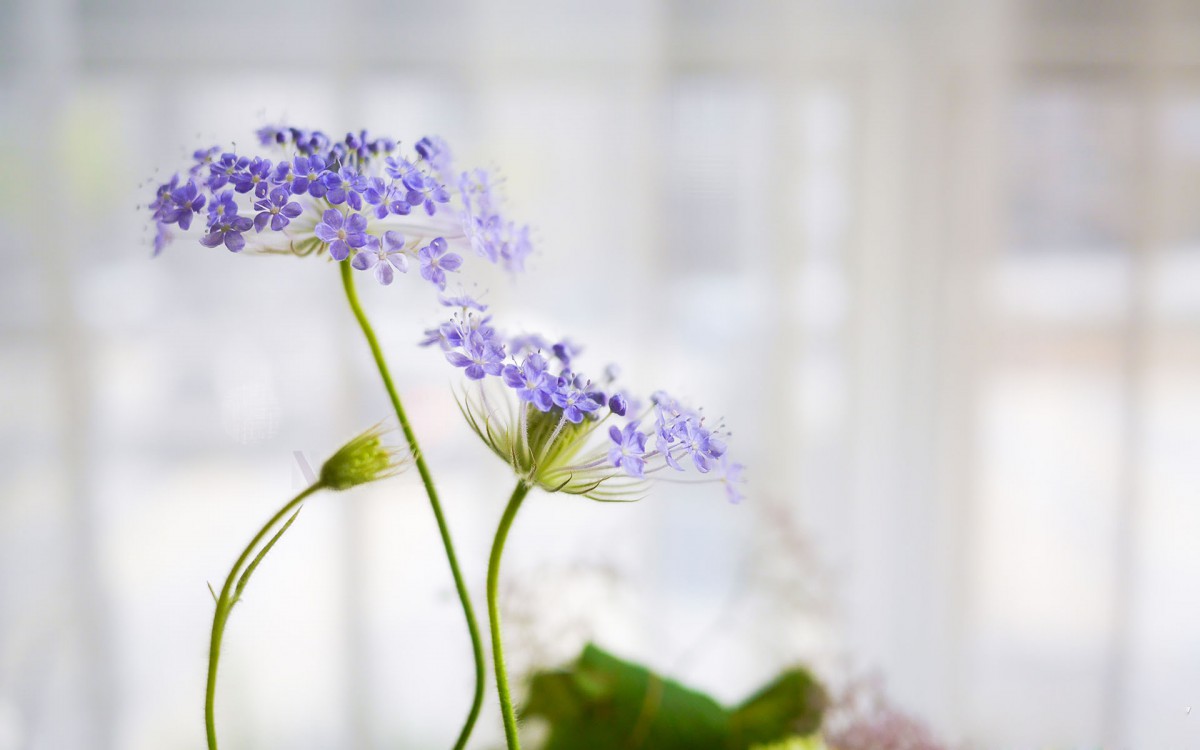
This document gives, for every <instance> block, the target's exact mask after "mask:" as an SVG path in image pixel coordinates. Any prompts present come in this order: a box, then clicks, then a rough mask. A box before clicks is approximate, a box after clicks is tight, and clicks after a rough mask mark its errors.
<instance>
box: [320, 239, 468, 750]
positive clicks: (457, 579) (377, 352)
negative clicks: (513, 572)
mask: <svg viewBox="0 0 1200 750" xmlns="http://www.w3.org/2000/svg"><path fill="white" fill-rule="evenodd" d="M338 265H340V266H341V269H342V286H343V287H344V288H345V290H346V301H347V302H349V303H350V309H351V310H352V311H353V312H354V317H355V319H356V320H357V321H358V325H359V327H361V328H362V332H363V336H364V337H365V338H366V340H367V345H368V346H369V347H370V348H371V355H372V356H373V357H374V358H375V366H376V368H378V369H379V377H380V378H382V379H383V387H384V388H385V389H387V393H388V397H389V398H390V399H391V400H392V408H393V409H395V411H396V419H397V420H398V421H399V422H400V429H401V430H403V431H404V439H405V440H407V441H408V449H409V451H410V452H411V453H412V455H413V460H414V461H415V462H416V464H417V472H418V473H419V474H420V475H421V482H422V483H423V484H424V485H425V494H427V495H428V496H429V505H430V506H431V507H432V508H433V515H434V518H436V519H437V525H438V532H439V533H440V534H441V535H442V545H443V546H444V547H445V548H446V559H447V560H448V561H449V563H450V573H451V575H453V576H454V588H455V589H457V591H458V599H459V601H460V602H462V610H463V616H464V617H466V620H467V630H468V631H469V632H470V634H471V648H472V650H473V651H474V652H475V697H474V700H473V701H472V703H471V710H470V712H469V713H468V714H467V721H466V723H465V724H463V728H462V731H461V732H459V735H458V740H457V741H456V742H455V743H454V750H462V749H463V748H464V747H465V746H466V744H467V739H468V738H469V737H470V736H471V730H473V729H474V728H475V720H476V719H478V718H479V709H480V708H481V707H482V706H483V680H484V674H485V669H484V661H483V640H482V639H481V638H480V636H479V625H478V624H476V622H475V610H474V609H473V608H472V607H471V597H470V595H469V594H468V593H467V585H466V584H465V583H464V582H463V577H462V572H461V571H460V570H459V568H458V557H457V556H456V555H455V553H454V542H453V541H451V539H450V527H449V526H447V525H446V517H445V515H443V513H442V505H441V503H440V502H438V496H437V490H435V489H434V487H433V476H432V475H430V473H429V467H428V466H426V465H425V457H424V456H423V455H422V454H421V449H420V447H419V446H418V445H417V436H416V434H415V433H414V432H413V429H412V426H411V425H410V424H409V423H408V416H407V415H406V414H405V412H404V406H403V405H401V403H400V396H399V395H398V394H397V393H396V386H395V385H394V384H393V383H392V376H391V373H389V372H388V367H387V363H386V362H385V361H384V358H383V350H382V349H380V347H379V339H377V338H376V337H375V331H374V330H373V329H372V328H371V323H370V322H369V321H368V320H367V316H366V314H365V313H364V312H363V309H362V305H360V304H359V302H358V292H356V291H355V289H354V277H353V276H352V273H353V271H351V269H350V263H349V261H343V262H342V263H339V264H338Z"/></svg>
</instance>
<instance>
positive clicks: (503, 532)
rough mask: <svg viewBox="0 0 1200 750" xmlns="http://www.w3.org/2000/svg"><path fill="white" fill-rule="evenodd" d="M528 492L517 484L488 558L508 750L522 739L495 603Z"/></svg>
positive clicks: (517, 747)
mask: <svg viewBox="0 0 1200 750" xmlns="http://www.w3.org/2000/svg"><path fill="white" fill-rule="evenodd" d="M528 492H529V485H527V484H525V482H524V481H518V482H517V486H516V488H515V489H513V493H512V497H511V498H509V501H508V505H507V506H506V507H505V508H504V515H503V516H501V518H500V526H499V527H498V528H497V529H496V538H495V541H493V542H492V554H491V557H490V558H488V574H487V603H488V621H489V623H490V625H491V629H492V654H493V656H494V658H495V661H496V692H497V693H499V695H500V713H501V714H502V715H503V717H504V738H505V740H506V741H507V742H508V750H521V740H520V737H519V736H518V734H517V716H516V713H515V712H514V711H513V705H512V695H511V693H510V692H509V689H508V672H507V671H506V670H505V667H504V645H503V643H502V642H501V638H500V609H499V606H498V602H497V600H496V589H497V584H498V583H499V580H500V558H501V556H503V555H504V542H505V541H506V540H507V539H508V530H509V528H510V527H511V526H512V522H513V519H514V518H516V517H517V511H518V510H520V509H521V503H522V501H524V500H525V495H526V494H528Z"/></svg>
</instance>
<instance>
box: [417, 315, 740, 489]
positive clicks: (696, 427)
mask: <svg viewBox="0 0 1200 750" xmlns="http://www.w3.org/2000/svg"><path fill="white" fill-rule="evenodd" d="M473 303H474V301H473V300H470V298H464V300H463V304H462V310H463V312H462V313H461V314H460V315H455V316H454V317H453V318H451V319H450V320H449V321H447V322H445V323H443V324H442V325H440V326H439V327H438V328H435V329H431V330H429V331H427V332H426V334H427V336H426V338H425V340H424V342H423V343H425V344H438V345H439V346H440V347H441V348H442V349H443V350H444V352H445V356H446V359H447V361H449V362H450V364H452V365H454V366H455V367H458V368H461V369H462V370H463V371H464V374H465V375H466V376H467V378H468V379H470V380H472V381H479V382H480V393H481V394H482V398H483V400H484V401H485V402H486V401H487V397H486V391H485V390H484V388H483V386H484V385H485V383H484V382H483V381H492V382H494V383H496V384H498V385H499V386H500V388H501V390H502V391H503V392H505V393H507V394H509V395H510V396H512V397H515V400H516V402H517V404H518V409H517V410H516V413H517V414H518V420H517V421H518V422H519V424H513V425H509V427H510V428H512V429H511V430H510V431H509V433H510V434H509V438H508V439H507V441H508V442H507V443H506V444H505V446H503V447H502V446H497V445H495V444H493V448H494V449H496V452H497V453H499V454H501V455H502V456H505V457H506V458H508V457H510V456H511V457H516V456H517V455H518V454H520V453H522V452H524V453H527V454H537V453H541V454H543V455H544V456H551V457H554V456H561V457H562V458H563V459H564V460H563V462H561V463H558V464H552V465H549V466H547V465H544V464H543V465H539V462H538V458H539V457H538V456H537V455H528V456H526V460H525V461H524V462H521V461H519V460H518V461H517V463H520V464H521V465H520V466H518V467H517V468H520V469H521V470H522V471H528V473H529V479H530V480H531V481H536V482H538V483H540V484H542V485H543V486H549V487H553V488H555V489H563V488H564V486H566V485H570V486H574V487H576V488H579V489H580V490H581V491H579V492H578V493H577V494H588V495H591V494H593V490H594V488H595V487H596V486H598V485H599V484H601V483H603V482H605V481H606V480H608V479H613V478H616V477H624V478H626V479H632V480H644V479H647V478H649V477H651V476H652V475H654V474H656V473H658V472H660V471H663V470H666V469H672V470H674V471H680V472H682V471H686V470H687V468H688V467H690V468H692V469H694V470H695V471H697V472H699V473H700V474H702V475H708V477H706V478H711V479H715V480H717V481H720V482H721V483H722V484H724V485H725V488H726V493H727V494H728V496H729V498H730V500H732V501H738V500H740V499H741V498H742V495H741V492H740V490H739V487H738V485H739V484H740V483H741V481H742V479H741V472H742V466H741V464H738V463H736V462H732V461H730V460H729V458H728V456H727V454H726V444H725V439H724V437H723V429H722V428H721V427H720V426H717V427H712V426H710V425H709V424H708V423H707V420H706V419H705V417H704V416H703V415H702V414H701V413H700V412H699V411H697V410H694V409H690V408H688V407H687V406H685V405H683V404H682V403H681V402H680V401H679V400H678V399H676V398H673V397H672V396H670V395H668V394H666V393H663V392H661V391H660V392H657V393H655V394H653V395H652V396H651V398H650V400H649V403H648V404H647V405H645V406H644V407H643V406H642V405H641V404H640V402H638V401H637V400H636V399H632V398H630V397H629V396H628V395H626V394H625V393H624V392H623V391H621V390H620V389H618V388H616V387H614V384H613V381H614V379H615V375H616V371H615V368H612V367H610V368H609V369H608V370H607V371H606V374H605V376H604V378H603V380H602V381H601V382H599V383H597V382H593V381H592V380H590V379H589V378H587V377H586V376H585V375H583V374H582V373H580V372H578V371H577V370H575V369H574V368H573V366H572V359H573V358H574V357H575V356H576V355H577V354H578V353H579V347H577V346H576V345H574V344H572V343H570V342H568V341H559V342H553V343H552V342H550V341H548V340H546V339H544V338H543V337H541V336H537V335H532V336H529V335H526V336H516V337H512V338H508V339H505V338H504V337H503V336H501V335H500V333H498V332H497V330H496V329H495V328H494V327H493V326H492V324H491V318H490V316H483V315H476V314H473V313H471V312H470V311H469V310H470V308H471V306H472V304H473ZM483 411H484V412H485V413H487V414H489V415H490V414H491V413H493V412H494V411H495V410H494V409H488V408H486V407H485V408H484V409H483ZM639 411H640V413H638V412H639ZM539 415H548V416H546V417H542V416H539ZM489 418H490V417H489ZM531 420H532V421H531ZM609 420H612V421H613V422H619V421H621V420H624V424H615V423H614V424H610V425H609V426H608V429H607V430H606V431H602V432H600V433H599V434H602V435H605V436H606V438H607V439H606V440H604V441H602V444H601V445H594V444H593V445H591V446H590V448H589V447H588V446H585V445H583V442H582V441H585V440H587V439H588V438H589V437H590V436H591V435H593V434H596V432H597V431H596V430H595V429H592V428H595V427H598V426H600V424H601V423H602V422H605V421H609ZM533 422H539V423H543V424H548V425H553V432H552V437H551V438H550V443H552V444H554V445H550V444H547V445H545V446H543V447H541V448H540V449H539V448H538V447H537V446H531V445H530V443H531V441H533V442H535V439H531V438H530V437H529V433H530V430H531V429H533V428H531V426H530V425H531V424H533ZM481 435H483V436H484V437H485V440H488V442H489V443H494V442H495V436H494V435H493V430H492V429H491V428H490V426H489V429H488V430H487V435H484V433H483V432H482V431H481ZM556 441H559V442H564V443H570V442H572V441H576V442H577V443H578V444H576V445H573V446H559V445H557V444H555V443H556ZM567 459H569V460H567ZM526 464H527V465H526ZM568 491H570V490H569V489H568Z"/></svg>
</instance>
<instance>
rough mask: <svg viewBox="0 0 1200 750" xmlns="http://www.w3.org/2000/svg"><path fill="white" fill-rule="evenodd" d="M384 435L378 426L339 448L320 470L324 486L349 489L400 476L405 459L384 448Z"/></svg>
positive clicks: (381, 428)
mask: <svg viewBox="0 0 1200 750" xmlns="http://www.w3.org/2000/svg"><path fill="white" fill-rule="evenodd" d="M385 432H386V430H384V428H383V427H382V426H381V425H376V426H374V427H372V428H371V429H369V430H367V431H366V432H364V433H362V434H361V435H359V436H357V437H355V438H354V439H353V440H351V441H350V442H348V443H346V444H345V445H343V446H342V447H341V448H340V449H338V452H337V453H334V454H333V455H332V456H330V457H329V460H328V461H326V462H325V464H324V465H323V466H322V467H321V478H320V484H321V486H322V487H326V488H328V489H331V490H348V489H350V488H351V487H354V486H356V485H360V484H366V483H368V482H374V481H375V480H377V479H387V478H388V477H391V476H395V475H396V474H399V473H400V471H401V469H402V468H403V467H404V460H403V459H402V458H401V456H400V452H399V451H398V450H396V449H394V448H389V447H388V446H386V445H384V443H383V435H384V433H385Z"/></svg>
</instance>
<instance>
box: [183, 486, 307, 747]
mask: <svg viewBox="0 0 1200 750" xmlns="http://www.w3.org/2000/svg"><path fill="white" fill-rule="evenodd" d="M319 489H321V484H320V483H319V482H318V483H316V484H313V485H312V486H311V487H309V488H308V489H306V490H304V491H303V492H301V493H300V494H299V495H296V496H295V497H294V498H292V499H291V500H289V501H288V503H287V505H284V506H283V507H282V508H280V509H279V512H278V513H276V514H275V515H274V516H272V517H271V520H270V521H267V523H266V525H265V526H263V527H262V529H261V530H259V532H258V533H257V534H255V535H254V539H252V540H250V544H248V545H246V549H245V550H244V551H243V552H242V555H241V557H239V558H238V559H237V562H235V563H234V564H233V568H231V569H230V571H229V577H227V578H226V579H225V586H224V587H223V588H222V589H221V595H220V596H219V597H217V609H216V612H215V613H214V614H213V625H212V641H211V643H210V645H209V649H208V688H207V690H206V692H205V695H204V727H205V731H206V732H207V734H208V748H209V750H217V727H216V719H215V716H214V713H213V704H214V702H215V700H216V697H217V662H219V661H220V660H221V638H222V636H223V635H224V634H225V623H226V622H227V621H228V620H229V612H230V610H232V609H233V605H234V604H237V600H236V599H235V598H233V596H232V592H233V587H234V584H235V583H236V582H237V580H238V573H240V572H241V570H242V567H243V566H244V565H245V564H246V561H247V560H249V559H250V554H251V553H252V552H254V550H255V548H256V547H258V545H259V543H260V542H261V541H262V540H263V538H264V537H265V536H266V535H267V533H268V532H269V531H270V530H271V529H273V528H274V527H275V525H276V524H278V523H279V522H280V521H282V520H283V518H284V516H286V515H287V514H288V513H291V512H292V511H293V510H295V509H296V507H297V506H298V505H300V504H301V503H303V502H304V500H305V499H306V498H308V496H309V495H312V494H313V493H314V492H316V491H317V490H319ZM267 546H268V548H269V547H270V545H269V544H268V545H267ZM248 577H249V576H246V578H248ZM244 581H245V578H243V582H244ZM240 587H241V584H239V590H240Z"/></svg>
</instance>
